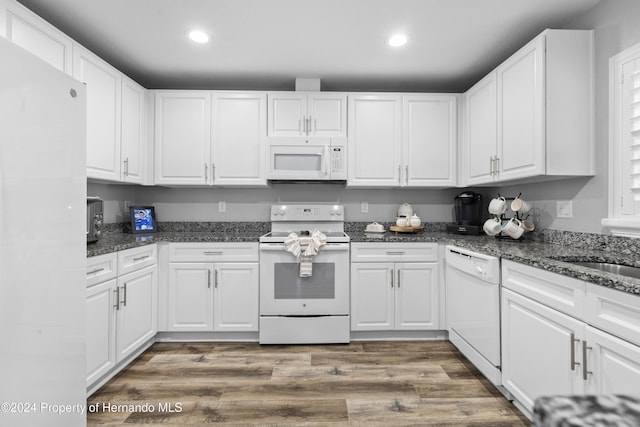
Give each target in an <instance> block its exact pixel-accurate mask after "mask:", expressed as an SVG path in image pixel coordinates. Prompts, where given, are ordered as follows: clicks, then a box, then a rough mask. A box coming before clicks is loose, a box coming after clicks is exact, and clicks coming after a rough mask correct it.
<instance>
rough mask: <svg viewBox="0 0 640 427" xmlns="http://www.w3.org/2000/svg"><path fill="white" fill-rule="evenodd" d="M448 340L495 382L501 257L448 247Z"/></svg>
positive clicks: (497, 379) (497, 375) (497, 377)
mask: <svg viewBox="0 0 640 427" xmlns="http://www.w3.org/2000/svg"><path fill="white" fill-rule="evenodd" d="M446 264H447V267H446V299H447V312H446V313H447V329H448V331H449V340H450V341H451V342H452V343H453V344H454V345H455V346H456V347H457V348H458V349H459V350H460V352H461V353H462V354H464V355H465V357H467V359H469V360H470V361H471V363H473V364H474V365H475V366H476V368H478V370H479V371H480V372H482V374H484V376H485V377H487V379H489V381H491V382H492V383H493V384H494V385H496V386H499V385H501V383H502V375H501V371H500V260H499V259H498V258H496V257H493V256H488V255H484V254H479V253H476V252H472V251H469V250H467V249H461V248H459V247H456V246H447V248H446Z"/></svg>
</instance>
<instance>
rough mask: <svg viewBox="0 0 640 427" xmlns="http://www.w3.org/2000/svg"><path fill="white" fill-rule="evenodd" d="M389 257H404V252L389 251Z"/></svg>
mask: <svg viewBox="0 0 640 427" xmlns="http://www.w3.org/2000/svg"><path fill="white" fill-rule="evenodd" d="M387 255H404V251H387Z"/></svg>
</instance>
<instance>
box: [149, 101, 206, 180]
mask: <svg viewBox="0 0 640 427" xmlns="http://www.w3.org/2000/svg"><path fill="white" fill-rule="evenodd" d="M154 143H155V144H154V147H155V183H156V184H161V185H162V184H164V185H176V184H177V185H208V184H211V182H212V178H211V177H212V170H211V169H212V165H211V93H210V92H204V91H160V92H156V101H155V134H154Z"/></svg>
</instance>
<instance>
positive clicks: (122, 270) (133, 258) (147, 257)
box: [118, 244, 158, 276]
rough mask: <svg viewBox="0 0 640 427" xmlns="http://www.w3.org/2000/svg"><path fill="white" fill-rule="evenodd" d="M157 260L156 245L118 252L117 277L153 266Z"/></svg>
mask: <svg viewBox="0 0 640 427" xmlns="http://www.w3.org/2000/svg"><path fill="white" fill-rule="evenodd" d="M157 259H158V248H157V245H155V244H153V245H146V246H140V247H138V248H133V249H127V250H124V251H121V252H118V275H119V276H122V275H123V274H127V273H131V272H132V271H136V270H140V269H141V268H144V267H147V266H149V265H153V264H155V263H156V262H157Z"/></svg>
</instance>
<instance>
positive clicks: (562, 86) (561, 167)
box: [462, 30, 594, 185]
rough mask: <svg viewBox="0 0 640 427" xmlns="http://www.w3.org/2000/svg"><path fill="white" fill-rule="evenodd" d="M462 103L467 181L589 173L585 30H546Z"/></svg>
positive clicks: (589, 49) (588, 42) (589, 72)
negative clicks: (463, 105)
mask: <svg viewBox="0 0 640 427" xmlns="http://www.w3.org/2000/svg"><path fill="white" fill-rule="evenodd" d="M494 73H495V76H494V75H493V74H494ZM494 96H495V101H494ZM465 104H466V119H465V143H464V145H463V147H464V152H463V162H462V164H463V167H464V168H465V171H464V172H465V177H464V178H465V181H466V182H465V184H466V185H474V184H485V183H492V182H503V181H513V180H520V179H523V178H532V177H540V176H555V177H563V176H584V175H592V174H593V173H594V142H593V141H594V140H593V112H594V107H593V35H592V32H591V31H588V30H546V31H544V32H543V33H542V34H540V35H539V36H538V37H536V38H535V39H534V40H532V41H531V42H530V43H528V44H527V45H525V46H524V47H523V48H522V49H520V50H519V51H517V52H516V53H515V54H513V55H512V56H511V57H510V58H509V59H507V60H506V61H505V62H504V63H502V64H501V65H500V66H498V67H497V68H496V70H495V71H494V72H492V74H490V75H489V76H487V77H486V78H485V79H483V80H482V81H480V82H479V83H478V84H476V85H475V86H473V87H472V88H471V89H470V90H469V91H468V92H467V93H466V94H465ZM494 105H495V107H494ZM494 108H495V110H494ZM493 111H495V119H494V115H493ZM494 123H495V126H496V127H495V140H496V143H495V148H493V149H492V140H493V138H494V128H493V126H494Z"/></svg>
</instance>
